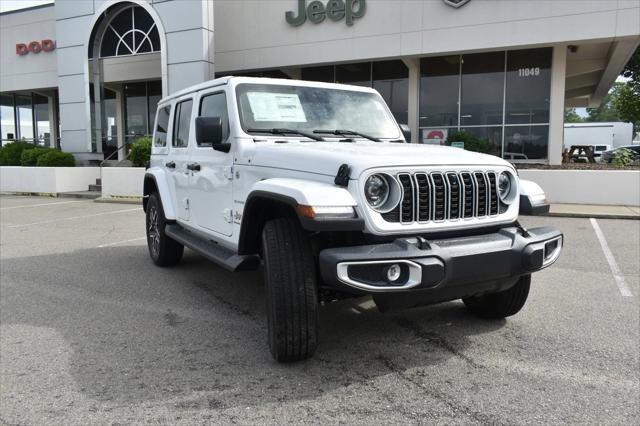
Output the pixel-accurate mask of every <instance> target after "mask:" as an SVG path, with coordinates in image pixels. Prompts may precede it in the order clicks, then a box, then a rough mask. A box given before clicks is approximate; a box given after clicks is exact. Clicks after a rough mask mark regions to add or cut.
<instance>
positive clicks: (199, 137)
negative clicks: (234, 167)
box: [196, 117, 231, 152]
mask: <svg viewBox="0 0 640 426" xmlns="http://www.w3.org/2000/svg"><path fill="white" fill-rule="evenodd" d="M196 142H198V145H205V144H211V147H212V148H213V149H215V150H216V151H222V152H229V150H230V149H231V144H229V143H222V119H221V118H220V117H196Z"/></svg>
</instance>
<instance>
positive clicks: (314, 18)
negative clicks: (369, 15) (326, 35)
mask: <svg viewBox="0 0 640 426" xmlns="http://www.w3.org/2000/svg"><path fill="white" fill-rule="evenodd" d="M366 10H367V2H366V0H329V1H328V2H327V4H326V5H325V4H323V3H322V2H321V1H320V0H314V1H312V2H311V3H309V5H308V6H307V5H306V0H298V15H297V16H296V15H295V12H293V11H289V12H287V13H285V15H284V16H285V18H286V20H287V23H289V25H292V26H294V27H297V26H299V25H302V24H304V23H305V21H306V20H307V18H308V19H309V21H311V22H313V23H314V24H319V23H320V22H322V21H324V20H325V18H327V17H328V18H329V19H331V20H332V21H334V22H337V21H340V20H341V19H345V20H346V24H347V25H353V20H354V19H357V18H362V17H363V16H364V13H365V11H366Z"/></svg>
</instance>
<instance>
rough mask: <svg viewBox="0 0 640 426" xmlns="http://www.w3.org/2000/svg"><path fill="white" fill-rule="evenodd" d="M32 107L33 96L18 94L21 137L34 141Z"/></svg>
mask: <svg viewBox="0 0 640 426" xmlns="http://www.w3.org/2000/svg"><path fill="white" fill-rule="evenodd" d="M31 108H32V106H31V96H24V95H16V111H17V113H18V127H19V128H20V139H21V140H24V141H33V110H32V109H31Z"/></svg>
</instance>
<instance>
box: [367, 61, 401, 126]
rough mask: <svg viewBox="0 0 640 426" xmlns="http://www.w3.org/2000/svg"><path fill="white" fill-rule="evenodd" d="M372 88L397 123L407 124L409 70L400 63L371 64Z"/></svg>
mask: <svg viewBox="0 0 640 426" xmlns="http://www.w3.org/2000/svg"><path fill="white" fill-rule="evenodd" d="M372 66H373V70H372V74H373V88H374V89H376V90H377V91H378V92H380V94H381V95H382V97H383V98H384V100H385V102H386V103H387V105H389V109H391V112H392V113H393V116H394V117H395V118H396V120H397V121H398V123H402V124H407V123H408V120H409V113H408V111H407V108H408V105H409V70H408V69H407V67H406V65H405V64H404V63H403V62H402V61H383V62H374V63H373V65H372Z"/></svg>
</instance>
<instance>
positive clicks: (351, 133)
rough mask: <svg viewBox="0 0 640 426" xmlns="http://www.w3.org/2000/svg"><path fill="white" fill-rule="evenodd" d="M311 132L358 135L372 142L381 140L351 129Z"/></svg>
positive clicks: (316, 131)
mask: <svg viewBox="0 0 640 426" xmlns="http://www.w3.org/2000/svg"><path fill="white" fill-rule="evenodd" d="M313 133H326V134H328V135H336V136H360V137H361V138H365V139H369V140H370V141H374V142H382V141H381V140H380V139H378V138H376V137H373V136H369V135H367V134H364V133H360V132H354V131H353V130H340V129H337V130H314V131H313Z"/></svg>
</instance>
